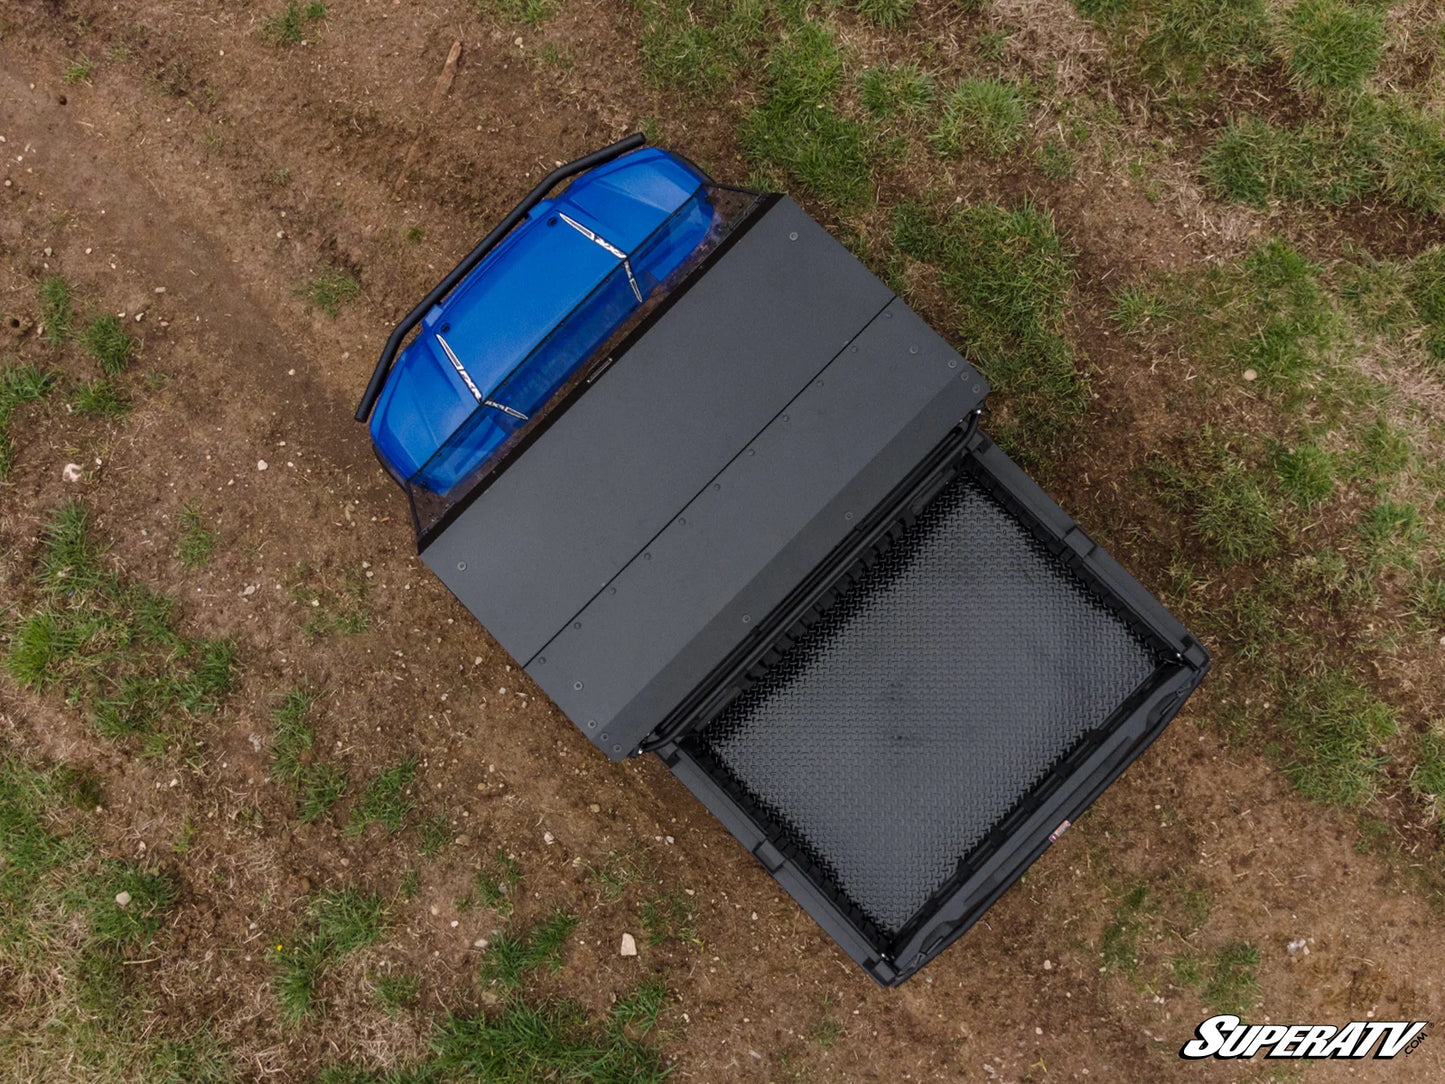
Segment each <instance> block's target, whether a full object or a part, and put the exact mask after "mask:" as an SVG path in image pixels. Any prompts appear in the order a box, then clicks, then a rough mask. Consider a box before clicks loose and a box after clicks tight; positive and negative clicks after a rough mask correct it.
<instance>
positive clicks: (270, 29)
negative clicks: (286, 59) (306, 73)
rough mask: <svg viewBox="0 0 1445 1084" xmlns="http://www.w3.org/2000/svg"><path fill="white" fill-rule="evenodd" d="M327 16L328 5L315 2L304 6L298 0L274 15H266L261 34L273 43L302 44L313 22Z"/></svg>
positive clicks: (292, 0) (282, 44)
mask: <svg viewBox="0 0 1445 1084" xmlns="http://www.w3.org/2000/svg"><path fill="white" fill-rule="evenodd" d="M325 18H326V5H325V4H323V3H319V2H313V3H309V4H307V5H305V6H304V7H303V6H302V5H301V4H299V3H297V2H296V0H290V2H289V3H287V5H286V6H285V7H284V8H283V9H282V10H281V11H278V12H277V13H276V14H274V15H269V16H267V17H266V19H265V21H264V22H262V24H261V36H262V37H263V38H265V39H266V40H267V41H269V42H271V43H272V44H273V45H281V46H291V45H300V44H301V43H302V42H304V41H306V40H307V32H308V31H309V30H310V29H311V26H312V24H314V23H318V22H320V21H321V20H323V19H325Z"/></svg>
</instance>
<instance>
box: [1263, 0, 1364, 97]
mask: <svg viewBox="0 0 1445 1084" xmlns="http://www.w3.org/2000/svg"><path fill="white" fill-rule="evenodd" d="M1284 44H1285V53H1286V56H1287V57H1288V64H1289V70H1290V74H1291V75H1292V76H1293V77H1294V79H1295V80H1296V82H1298V83H1299V84H1301V85H1302V86H1306V87H1309V88H1311V89H1314V90H1340V89H1344V88H1358V87H1360V86H1362V85H1363V84H1364V82H1365V80H1366V79H1368V78H1369V77H1370V76H1371V75H1372V74H1374V71H1375V68H1376V67H1377V66H1378V65H1379V63H1380V50H1381V49H1382V48H1383V47H1384V44H1385V13H1384V10H1383V9H1382V8H1378V7H1373V6H1371V5H1369V4H1347V3H1343V2H1341V0H1300V2H1299V3H1297V4H1296V5H1295V6H1294V7H1292V8H1291V9H1290V10H1289V13H1288V14H1287V15H1286V16H1285V18H1284Z"/></svg>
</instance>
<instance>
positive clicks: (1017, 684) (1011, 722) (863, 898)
mask: <svg viewBox="0 0 1445 1084" xmlns="http://www.w3.org/2000/svg"><path fill="white" fill-rule="evenodd" d="M1162 661H1163V658H1162V649H1161V647H1160V645H1158V644H1157V643H1152V644H1151V643H1150V642H1149V641H1148V640H1147V639H1145V638H1144V637H1143V636H1141V635H1140V634H1139V632H1137V631H1136V630H1134V629H1131V628H1130V627H1129V625H1128V624H1127V623H1126V622H1125V621H1124V620H1122V619H1121V618H1120V617H1119V615H1117V614H1115V613H1114V612H1112V611H1111V610H1110V609H1109V607H1108V605H1107V604H1106V603H1105V602H1104V601H1102V600H1101V599H1099V598H1098V597H1097V596H1096V595H1095V594H1094V593H1093V592H1092V591H1090V589H1089V587H1088V586H1087V585H1086V584H1085V583H1084V581H1083V580H1081V579H1080V578H1079V577H1078V576H1076V575H1074V574H1073V573H1072V572H1070V570H1069V569H1068V567H1067V566H1066V565H1065V564H1064V563H1063V562H1062V561H1061V560H1060V559H1059V558H1058V557H1056V556H1055V555H1053V554H1051V553H1050V552H1049V551H1048V550H1047V549H1046V548H1045V546H1044V544H1043V543H1042V542H1041V541H1040V540H1039V539H1038V538H1037V537H1036V536H1035V535H1034V533H1033V532H1032V531H1030V530H1029V528H1028V526H1027V525H1026V524H1025V523H1024V522H1022V521H1020V519H1019V518H1018V517H1017V516H1016V515H1015V514H1013V513H1011V512H1010V511H1009V510H1008V509H1007V508H1006V507H1005V506H1004V505H1003V504H1002V503H1001V502H1000V501H999V500H998V498H997V497H995V496H993V495H991V494H990V493H989V492H988V490H987V489H986V488H985V486H984V485H983V484H982V483H981V482H980V480H979V479H978V478H977V477H976V476H974V475H973V474H972V473H965V474H962V475H960V476H959V477H958V478H956V479H955V480H954V481H953V482H952V483H951V484H950V485H949V486H948V488H947V489H945V490H944V491H943V492H942V493H940V494H939V495H938V497H936V498H935V499H934V500H933V502H932V504H930V505H929V506H928V508H927V509H925V511H924V512H923V515H922V516H920V517H919V519H918V521H917V522H916V523H914V524H913V525H912V527H910V528H909V529H908V530H907V531H906V532H905V533H904V535H903V537H902V538H901V539H900V540H899V542H898V543H896V544H895V545H893V546H892V547H891V548H890V549H889V550H888V551H887V552H886V553H884V554H883V555H882V556H881V557H880V558H879V559H878V561H877V562H876V563H875V564H874V565H873V567H872V568H870V569H868V570H867V571H866V572H865V573H864V574H863V577H862V579H861V580H860V581H859V582H858V583H857V584H856V586H854V587H853V588H852V590H850V591H849V592H848V593H847V594H846V595H844V596H843V597H842V598H841V599H840V600H839V601H838V602H837V603H836V604H835V605H833V606H832V607H831V608H829V609H828V611H827V612H826V613H824V614H822V615H821V616H820V617H819V618H818V620H817V622H816V623H815V624H814V625H813V627H812V628H811V629H809V630H808V632H807V633H806V634H805V635H804V637H803V638H802V639H801V640H800V641H799V642H798V643H797V644H796V645H795V646H794V647H793V648H792V650H791V651H789V652H788V653H787V654H786V655H784V656H783V658H782V659H781V660H780V661H779V662H778V663H777V664H776V665H775V666H774V667H773V668H772V669H771V670H770V671H769V672H768V673H767V674H766V675H764V676H763V678H762V680H760V681H758V682H757V683H756V684H754V685H752V686H751V687H750V688H749V689H748V690H747V691H746V692H744V693H743V694H742V695H741V696H740V697H739V698H738V699H737V700H735V701H734V702H733V703H732V705H730V706H729V707H728V708H727V709H726V710H725V711H724V712H723V713H722V714H721V715H720V716H719V717H718V718H717V719H715V720H714V721H713V722H711V723H710V724H708V726H707V727H705V728H704V729H703V730H702V731H701V732H700V733H698V734H696V735H694V736H693V737H691V738H690V739H689V740H688V742H687V744H688V748H689V750H690V751H691V752H692V753H693V754H694V755H695V756H697V757H698V758H699V759H701V760H704V761H705V762H706V763H707V764H708V765H709V766H710V767H712V768H713V769H714V770H715V771H717V772H718V773H719V774H720V776H721V777H722V778H724V779H726V780H727V781H728V783H729V784H730V785H731V787H732V788H734V789H735V791H736V793H737V794H738V795H739V796H740V797H741V798H742V799H743V800H744V801H745V802H747V803H748V804H749V805H750V806H752V807H753V808H754V809H756V810H758V811H759V812H760V813H762V814H763V815H764V816H765V817H767V819H768V820H769V822H770V823H771V824H773V825H774V826H775V827H776V831H777V833H778V836H779V839H780V840H783V841H785V842H786V843H787V844H788V845H790V847H792V848H793V849H795V850H796V851H798V853H800V854H801V855H804V856H806V857H807V858H809V859H810V860H811V862H812V864H813V865H814V867H815V868H816V869H817V870H818V872H819V873H820V874H821V875H822V876H823V877H825V878H826V879H827V880H828V881H829V882H831V884H832V885H833V886H834V887H835V888H836V890H837V892H838V894H839V896H840V897H841V898H842V899H844V900H846V901H848V902H849V903H851V904H852V905H854V906H855V907H856V908H857V909H858V911H859V912H860V913H861V914H862V915H863V916H864V917H865V918H866V919H867V921H868V922H869V923H870V924H871V926H872V927H873V928H874V929H876V930H878V931H879V932H880V933H883V934H885V935H886V936H888V937H895V936H897V934H898V933H899V932H901V931H902V930H903V928H904V927H906V926H907V925H908V923H909V921H910V920H911V919H912V918H913V916H914V915H916V914H917V913H918V911H919V910H920V909H921V908H922V907H923V905H924V904H926V903H927V902H928V900H929V899H930V898H932V896H933V895H934V893H935V892H937V891H938V890H939V889H940V888H942V887H943V886H944V884H945V883H946V882H947V881H948V879H949V878H950V877H951V876H952V875H953V872H954V870H955V869H956V868H957V865H958V863H959V862H960V861H961V860H963V859H964V858H966V857H967V856H968V855H969V854H970V853H971V852H972V851H973V849H974V848H975V847H976V846H977V845H978V844H979V842H980V841H981V840H983V839H984V838H985V837H986V836H987V835H988V832H989V830H990V829H991V828H992V827H993V826H994V825H995V824H997V823H998V822H999V821H1001V820H1003V818H1004V817H1005V816H1006V815H1007V814H1008V813H1009V811H1010V810H1011V809H1012V808H1013V807H1014V806H1015V805H1016V804H1017V803H1018V802H1019V800H1020V799H1021V798H1022V797H1024V796H1025V795H1026V794H1028V793H1029V791H1030V790H1032V789H1033V787H1035V786H1036V785H1037V784H1038V783H1039V782H1040V781H1041V780H1042V778H1043V777H1044V776H1045V775H1046V774H1047V772H1048V770H1049V769H1050V768H1052V767H1053V766H1054V765H1055V764H1057V763H1058V762H1059V761H1061V760H1062V759H1063V758H1064V756H1065V755H1066V754H1068V753H1069V752H1070V751H1071V750H1072V749H1073V748H1074V747H1075V746H1076V745H1077V744H1078V743H1079V741H1080V740H1081V739H1083V738H1084V736H1085V735H1087V734H1089V733H1091V732H1093V731H1095V730H1097V729H1098V728H1099V727H1101V726H1102V725H1103V724H1104V723H1106V722H1107V721H1108V720H1109V717H1110V716H1111V715H1112V714H1113V713H1114V709H1115V708H1117V707H1118V706H1119V705H1120V704H1122V703H1123V702H1124V700H1125V699H1126V698H1127V697H1128V696H1129V694H1130V693H1132V692H1133V691H1134V690H1135V689H1136V688H1138V687H1139V686H1140V685H1142V684H1143V683H1144V682H1145V680H1147V679H1148V678H1149V677H1150V676H1151V675H1152V674H1153V673H1154V671H1155V670H1156V669H1157V667H1158V665H1159V664H1160V662H1162Z"/></svg>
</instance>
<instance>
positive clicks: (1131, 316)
mask: <svg viewBox="0 0 1445 1084" xmlns="http://www.w3.org/2000/svg"><path fill="white" fill-rule="evenodd" d="M1113 301H1114V307H1113V309H1111V310H1110V312H1109V317H1110V319H1112V320H1113V321H1114V325H1115V326H1116V327H1117V328H1118V329H1119V330H1120V331H1122V332H1125V333H1126V334H1129V335H1139V334H1143V333H1144V332H1147V331H1151V330H1154V329H1157V328H1159V327H1161V326H1163V325H1165V324H1167V323H1168V321H1169V319H1170V317H1171V316H1173V314H1174V310H1173V307H1172V306H1171V305H1170V304H1169V303H1168V302H1167V301H1165V300H1164V299H1163V298H1162V297H1160V296H1159V295H1158V294H1157V293H1155V292H1153V291H1152V290H1148V289H1145V288H1144V287H1142V286H1125V287H1122V288H1121V289H1119V290H1116V291H1114V295H1113Z"/></svg>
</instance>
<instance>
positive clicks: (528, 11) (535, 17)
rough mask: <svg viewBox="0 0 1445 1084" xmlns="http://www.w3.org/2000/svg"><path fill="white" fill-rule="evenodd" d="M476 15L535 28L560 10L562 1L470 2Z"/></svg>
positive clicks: (499, 0)
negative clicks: (474, 8)
mask: <svg viewBox="0 0 1445 1084" xmlns="http://www.w3.org/2000/svg"><path fill="white" fill-rule="evenodd" d="M472 2H473V6H474V7H476V9H477V11H478V13H480V14H482V15H488V16H491V17H492V18H494V19H500V20H501V21H502V22H506V23H511V24H513V25H515V26H528V27H532V28H534V29H535V28H536V27H538V26H540V25H541V24H542V23H543V22H545V21H546V20H548V19H550V18H551V17H552V16H553V15H555V14H557V12H559V11H560V10H562V0H472Z"/></svg>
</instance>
